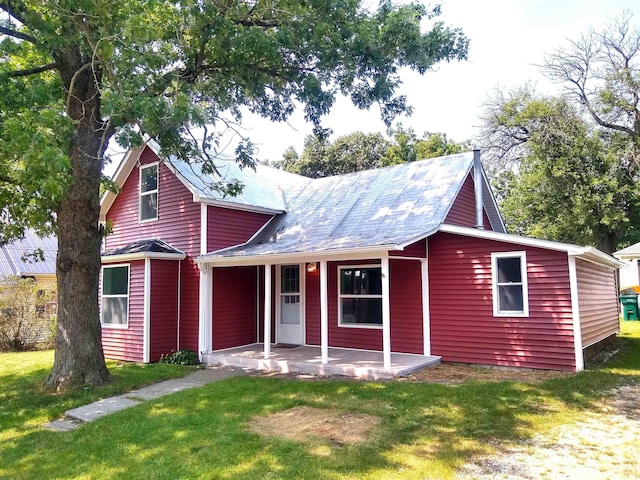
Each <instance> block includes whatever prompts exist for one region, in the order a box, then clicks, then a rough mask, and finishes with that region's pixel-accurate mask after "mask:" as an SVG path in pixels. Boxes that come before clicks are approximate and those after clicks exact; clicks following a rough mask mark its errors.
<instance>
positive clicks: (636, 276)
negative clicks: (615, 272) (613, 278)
mask: <svg viewBox="0 0 640 480" xmlns="http://www.w3.org/2000/svg"><path fill="white" fill-rule="evenodd" d="M613 256H614V257H616V258H617V259H618V260H621V261H622V262H624V263H625V264H626V266H625V267H623V268H620V285H619V286H620V289H623V288H628V287H634V286H637V285H640V242H638V243H635V244H633V245H631V246H630V247H627V248H623V249H622V250H618V251H617V252H614V254H613Z"/></svg>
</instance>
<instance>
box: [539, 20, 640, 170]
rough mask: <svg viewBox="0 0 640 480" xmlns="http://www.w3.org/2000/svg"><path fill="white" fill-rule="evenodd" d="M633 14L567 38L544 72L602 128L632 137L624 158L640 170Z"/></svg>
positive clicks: (638, 42)
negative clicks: (565, 44)
mask: <svg viewBox="0 0 640 480" xmlns="http://www.w3.org/2000/svg"><path fill="white" fill-rule="evenodd" d="M632 18H633V16H632V14H631V12H625V13H624V14H623V15H622V16H621V17H620V18H618V19H616V20H614V21H613V22H611V23H610V24H609V25H608V26H607V27H605V28H604V29H603V30H602V31H600V32H596V31H594V30H590V31H589V32H588V33H586V34H585V35H582V36H581V37H580V39H578V40H575V41H571V42H569V44H568V45H567V46H564V47H563V48H561V49H558V50H557V51H555V52H554V53H552V54H550V55H548V56H547V58H546V59H545V65H544V67H543V71H544V73H546V75H547V76H548V77H549V78H551V79H552V80H554V81H556V82H558V83H560V84H562V85H563V87H564V89H565V93H566V94H567V96H568V97H569V98H570V99H571V100H572V101H573V102H575V103H576V104H578V105H580V106H581V107H582V108H583V109H584V111H586V113H587V114H588V115H589V117H590V118H591V119H592V120H593V121H594V122H595V123H596V124H597V125H598V127H600V128H602V129H603V130H605V131H613V132H617V133H620V134H622V135H623V138H626V139H627V140H628V145H627V150H626V152H625V157H626V158H627V160H628V161H629V162H630V164H631V166H632V167H633V169H634V170H635V171H640V28H638V27H637V26H636V25H634V24H633V23H632Z"/></svg>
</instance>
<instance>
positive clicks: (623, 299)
mask: <svg viewBox="0 0 640 480" xmlns="http://www.w3.org/2000/svg"><path fill="white" fill-rule="evenodd" d="M620 304H621V305H622V319H623V320H638V319H640V315H638V296H637V295H620Z"/></svg>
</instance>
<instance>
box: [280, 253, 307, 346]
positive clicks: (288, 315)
mask: <svg viewBox="0 0 640 480" xmlns="http://www.w3.org/2000/svg"><path fill="white" fill-rule="evenodd" d="M300 273H301V269H300V265H281V266H280V272H279V280H280V282H279V283H280V288H279V289H278V296H279V297H280V298H279V302H278V307H279V308H278V313H279V314H278V343H289V344H294V345H302V344H303V343H304V339H303V335H304V328H303V315H302V288H301V286H302V285H301V283H302V281H301V276H300Z"/></svg>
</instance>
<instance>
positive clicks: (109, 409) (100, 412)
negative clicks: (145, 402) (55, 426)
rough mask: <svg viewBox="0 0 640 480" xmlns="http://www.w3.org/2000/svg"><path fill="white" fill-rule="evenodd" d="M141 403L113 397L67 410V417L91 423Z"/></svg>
mask: <svg viewBox="0 0 640 480" xmlns="http://www.w3.org/2000/svg"><path fill="white" fill-rule="evenodd" d="M140 403H141V402H140V401H139V400H131V399H130V398H126V397H111V398H105V399H103V400H98V401H97V402H94V403H90V404H89V405H85V406H83V407H78V408H72V409H71V410H67V411H66V412H65V415H66V416H67V417H70V418H74V419H76V420H80V421H83V422H91V421H93V420H97V419H98V418H101V417H104V416H105V415H109V414H110V413H114V412H119V411H120V410H124V409H125V408H129V407H133V406H134V405H139V404H140Z"/></svg>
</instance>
